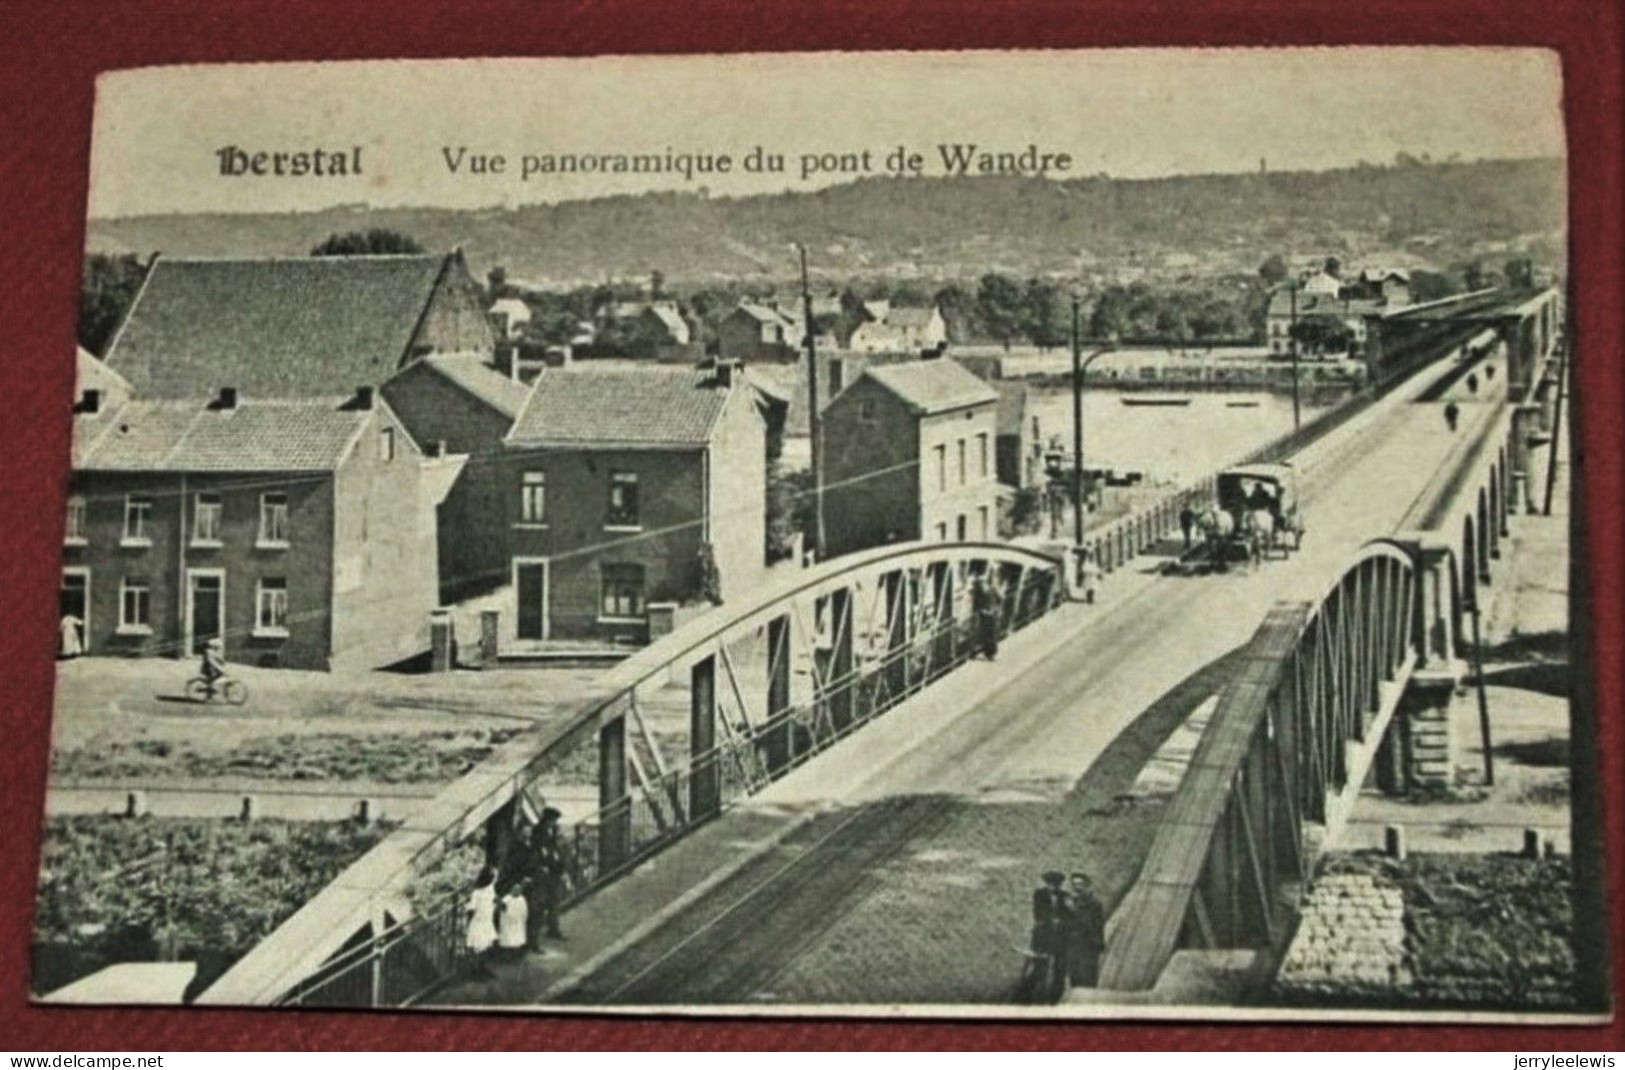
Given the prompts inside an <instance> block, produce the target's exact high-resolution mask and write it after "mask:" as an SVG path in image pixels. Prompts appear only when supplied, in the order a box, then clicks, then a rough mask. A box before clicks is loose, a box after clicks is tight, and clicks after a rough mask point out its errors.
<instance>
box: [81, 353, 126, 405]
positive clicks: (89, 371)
mask: <svg viewBox="0 0 1625 1070" xmlns="http://www.w3.org/2000/svg"><path fill="white" fill-rule="evenodd" d="M86 390H100V391H102V392H103V393H106V394H112V393H117V394H121V395H124V396H128V395H129V393H130V383H129V381H128V380H127V379H125V378H124V376H122V375H120V374H119V373H118V372H116V371H114V370H113V369H112V368H109V367H108V366H107V365H106V364H105V363H103V362H102V361H100V360H97V359H96V356H95V354H93V353H91V352H90V351H89V350H87V349H86V348H85V347H83V346H80V347H79V352H78V354H77V355H76V356H75V357H74V392H75V393H77V394H83V393H84V392H85V391H86Z"/></svg>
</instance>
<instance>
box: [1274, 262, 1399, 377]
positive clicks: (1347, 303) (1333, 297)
mask: <svg viewBox="0 0 1625 1070" xmlns="http://www.w3.org/2000/svg"><path fill="white" fill-rule="evenodd" d="M1410 303H1411V289H1410V274H1409V273H1408V272H1406V271H1403V270H1400V269H1398V268H1368V269H1366V270H1364V271H1361V272H1360V274H1359V275H1358V276H1357V277H1356V278H1354V279H1353V280H1350V281H1345V280H1344V279H1343V278H1342V277H1341V276H1340V275H1335V274H1332V273H1331V272H1329V271H1320V272H1317V273H1316V274H1313V275H1311V276H1309V277H1308V278H1307V279H1306V280H1305V281H1304V282H1303V283H1302V284H1301V285H1300V286H1299V287H1298V289H1297V293H1296V296H1294V294H1293V292H1292V288H1291V287H1286V286H1282V287H1277V288H1276V290H1275V292H1274V293H1272V294H1271V295H1270V303H1269V309H1268V311H1267V312H1266V314H1265V323H1264V329H1265V332H1266V334H1267V336H1268V339H1269V349H1270V352H1271V353H1272V354H1274V355H1276V356H1285V355H1287V354H1289V353H1291V352H1292V324H1293V322H1294V321H1296V320H1303V319H1306V318H1308V317H1311V316H1330V317H1332V318H1334V319H1337V320H1339V321H1340V322H1342V323H1343V324H1344V325H1346V326H1347V327H1348V329H1349V334H1350V336H1351V338H1352V346H1351V349H1350V352H1349V355H1351V356H1352V355H1355V354H1358V353H1359V352H1360V351H1361V350H1362V349H1363V348H1364V346H1365V342H1366V317H1367V316H1376V315H1381V314H1383V313H1385V312H1391V311H1393V310H1394V309H1396V308H1402V307H1404V306H1406V305H1408V304H1410ZM1299 355H1300V356H1302V357H1305V358H1309V359H1314V358H1317V357H1324V356H1339V355H1341V354H1324V353H1319V352H1314V351H1312V347H1300V352H1299Z"/></svg>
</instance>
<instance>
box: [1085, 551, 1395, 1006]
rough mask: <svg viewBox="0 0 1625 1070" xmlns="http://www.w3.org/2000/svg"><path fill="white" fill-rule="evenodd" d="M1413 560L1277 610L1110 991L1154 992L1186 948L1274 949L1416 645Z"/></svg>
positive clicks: (1223, 707)
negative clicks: (1318, 836) (1312, 853)
mask: <svg viewBox="0 0 1625 1070" xmlns="http://www.w3.org/2000/svg"><path fill="white" fill-rule="evenodd" d="M1419 601H1420V586H1419V583H1418V576H1417V566H1416V563H1415V561H1414V559H1413V556H1412V554H1411V553H1410V552H1409V551H1408V550H1406V549H1404V548H1402V547H1400V546H1399V545H1397V544H1395V543H1392V542H1389V541H1387V540H1380V541H1378V542H1374V543H1371V544H1368V545H1367V546H1366V547H1365V548H1364V549H1363V550H1362V551H1361V552H1360V554H1359V555H1358V556H1357V557H1356V559H1355V561H1354V562H1353V564H1352V565H1351V566H1350V567H1349V569H1348V570H1347V571H1346V572H1345V573H1344V574H1343V575H1342V576H1341V577H1339V578H1338V580H1337V581H1336V582H1335V583H1334V584H1333V585H1332V586H1331V587H1330V588H1328V589H1327V591H1326V592H1325V593H1324V594H1323V595H1322V596H1321V597H1320V598H1319V599H1318V600H1317V601H1313V602H1281V603H1277V604H1276V606H1275V607H1274V608H1273V609H1272V610H1271V611H1270V613H1269V615H1268V616H1267V617H1266V619H1265V621H1264V623H1263V624H1262V625H1261V626H1260V627H1259V629H1258V631H1257V632H1256V633H1254V635H1253V638H1252V640H1251V641H1250V642H1249V643H1248V645H1247V647H1246V648H1245V650H1244V652H1243V654H1242V656H1241V664H1240V666H1239V667H1238V669H1237V672H1236V674H1235V676H1234V677H1232V679H1231V681H1230V683H1229V684H1228V685H1226V687H1225V689H1224V690H1223V692H1221V694H1220V697H1219V702H1218V706H1217V708H1216V709H1215V711H1214V713H1213V717H1212V719H1211V720H1210V722H1209V723H1208V727H1207V729H1206V731H1205V732H1204V733H1203V736H1202V739H1201V742H1200V743H1199V744H1198V745H1197V748H1196V751H1195V752H1194V754H1193V755H1192V757H1191V763H1190V767H1189V769H1188V770H1187V772H1186V774H1185V776H1184V778H1183V779H1182V780H1181V782H1180V784H1179V787H1178V789H1177V790H1176V791H1175V793H1174V797H1173V799H1172V800H1171V801H1170V803H1169V807H1168V813H1167V815H1166V816H1165V817H1164V818H1163V820H1162V822H1161V824H1160V825H1159V826H1158V829H1157V833H1156V836H1155V837H1154V839H1153V841H1152V844H1151V848H1150V851H1149V852H1148V854H1147V856H1146V859H1145V862H1144V863H1143V865H1142V867H1141V870H1140V873H1139V875H1138V877H1137V878H1136V880H1135V883H1134V885H1133V886H1132V887H1131V888H1130V890H1129V892H1128V895H1127V896H1126V897H1125V898H1124V900H1123V903H1122V905H1121V906H1120V907H1119V908H1118V912H1117V915H1116V916H1115V917H1114V919H1113V929H1112V935H1111V938H1110V939H1109V941H1108V945H1107V949H1106V954H1105V957H1104V959H1103V961H1102V965H1101V973H1100V984H1101V987H1103V988H1109V989H1117V990H1143V989H1148V988H1151V987H1152V986H1153V985H1155V983H1156V981H1157V978H1158V977H1159V976H1161V974H1162V971H1163V969H1164V968H1165V967H1166V965H1167V963H1168V960H1169V959H1170V958H1171V957H1172V955H1173V954H1174V952H1175V951H1176V950H1178V949H1179V948H1181V947H1199V948H1209V949H1211V948H1271V947H1273V946H1275V945H1276V944H1277V942H1278V941H1279V940H1280V939H1282V937H1283V936H1284V935H1285V928H1286V927H1285V925H1284V924H1283V922H1284V917H1283V910H1284V909H1285V907H1286V906H1287V904H1288V903H1289V902H1290V896H1291V894H1292V892H1293V890H1294V889H1295V888H1296V887H1298V886H1299V885H1300V883H1301V882H1302V881H1303V880H1304V879H1305V878H1306V876H1307V875H1308V872H1309V865H1308V859H1307V855H1308V851H1309V849H1310V837H1309V836H1308V835H1306V834H1307V833H1308V832H1309V830H1310V828H1311V827H1312V826H1314V825H1324V824H1325V823H1326V821H1327V819H1328V807H1329V805H1331V804H1330V802H1329V800H1332V799H1334V798H1336V797H1338V796H1340V795H1341V794H1342V793H1344V792H1345V791H1346V790H1347V789H1348V787H1349V784H1350V782H1351V777H1353V776H1356V775H1358V774H1357V772H1356V768H1357V764H1358V763H1355V762H1354V761H1353V760H1352V748H1354V747H1356V746H1360V747H1364V748H1366V749H1367V752H1368V754H1369V750H1370V748H1373V747H1375V745H1376V741H1377V740H1378V739H1380V733H1381V731H1382V727H1383V724H1384V723H1385V718H1386V717H1387V716H1390V715H1391V713H1392V703H1393V702H1394V701H1396V700H1397V695H1398V692H1399V690H1400V687H1398V686H1390V687H1385V686H1384V685H1385V684H1389V685H1399V684H1402V683H1403V679H1404V677H1406V676H1407V675H1408V674H1409V672H1410V668H1411V666H1412V665H1413V664H1414V663H1415V657H1416V651H1417V649H1418V648H1419V643H1420V642H1421V636H1420V634H1419V633H1420V630H1421V629H1420V626H1419V623H1418V622H1419V621H1420V620H1421V616H1420V606H1419Z"/></svg>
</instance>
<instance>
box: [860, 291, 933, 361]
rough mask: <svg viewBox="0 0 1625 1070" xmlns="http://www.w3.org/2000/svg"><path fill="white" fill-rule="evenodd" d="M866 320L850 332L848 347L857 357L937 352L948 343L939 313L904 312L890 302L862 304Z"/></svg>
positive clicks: (905, 310)
mask: <svg viewBox="0 0 1625 1070" xmlns="http://www.w3.org/2000/svg"><path fill="white" fill-rule="evenodd" d="M864 310H865V313H866V318H865V320H864V322H863V323H860V324H858V325H857V326H856V327H855V328H853V330H852V334H851V337H850V338H849V340H848V341H847V347H848V348H850V349H854V350H857V351H858V352H860V353H911V354H916V355H917V354H920V353H927V352H937V351H940V350H941V349H942V347H943V346H945V345H947V343H948V323H947V321H946V320H944V319H943V318H942V310H941V309H939V308H937V307H936V306H935V305H932V306H931V307H930V308H906V307H900V306H894V305H892V304H890V303H889V302H883V301H870V302H867V303H865V305H864Z"/></svg>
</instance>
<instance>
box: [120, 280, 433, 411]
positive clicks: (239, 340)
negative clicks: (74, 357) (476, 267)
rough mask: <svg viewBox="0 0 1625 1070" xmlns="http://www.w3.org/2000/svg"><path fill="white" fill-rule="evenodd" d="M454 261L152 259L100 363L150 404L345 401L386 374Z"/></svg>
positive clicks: (399, 357) (403, 351)
mask: <svg viewBox="0 0 1625 1070" xmlns="http://www.w3.org/2000/svg"><path fill="white" fill-rule="evenodd" d="M456 258H457V254H455V253H453V254H451V255H449V256H319V257H318V256H313V257H297V258H285V259H266V260H181V259H173V260H172V259H159V260H158V261H157V263H155V264H154V265H153V267H152V270H151V271H150V272H148V274H147V279H146V282H145V283H144V284H143V285H142V288H141V292H140V294H139V295H138V296H137V297H136V300H135V303H134V305H133V306H132V307H131V308H130V312H129V315H128V316H127V318H126V319H125V322H124V325H123V326H122V327H121V328H120V329H119V332H118V335H117V337H116V338H115V339H114V341H113V345H112V348H111V349H110V350H109V351H108V354H107V363H108V365H109V366H110V367H112V368H113V369H114V370H115V371H117V372H119V373H120V374H121V375H123V376H124V377H125V378H126V379H128V380H129V381H130V384H131V386H132V387H134V389H135V392H136V393H137V394H138V395H140V396H142V397H149V398H165V397H205V396H209V395H212V394H214V393H215V392H216V391H218V390H219V389H220V388H221V387H224V386H234V387H237V388H239V389H241V390H242V391H243V392H244V393H245V394H247V395H250V396H253V397H261V398H266V397H315V396H322V395H327V394H340V393H348V392H350V391H353V390H354V389H355V388H356V387H357V386H360V385H363V384H376V383H380V382H382V381H383V380H384V379H387V378H388V377H389V376H390V375H392V374H394V372H395V370H396V369H397V368H398V367H399V366H400V364H401V362H402V360H403V358H404V357H405V356H406V351H407V346H408V345H409V343H410V342H411V340H412V337H413V335H414V334H415V333H416V332H417V329H418V325H419V323H420V322H422V320H423V317H424V314H425V312H426V311H427V309H428V306H429V301H430V298H431V297H432V296H433V295H434V293H435V289H436V286H437V284H438V283H439V281H440V279H441V278H442V276H443V274H444V273H446V272H447V271H448V270H449V269H450V268H451V267H452V266H453V264H454V263H457V264H459V266H460V261H458V260H457V259H456Z"/></svg>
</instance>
